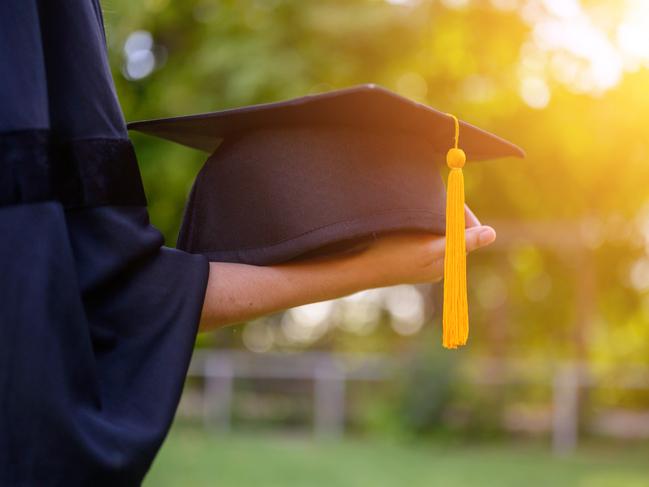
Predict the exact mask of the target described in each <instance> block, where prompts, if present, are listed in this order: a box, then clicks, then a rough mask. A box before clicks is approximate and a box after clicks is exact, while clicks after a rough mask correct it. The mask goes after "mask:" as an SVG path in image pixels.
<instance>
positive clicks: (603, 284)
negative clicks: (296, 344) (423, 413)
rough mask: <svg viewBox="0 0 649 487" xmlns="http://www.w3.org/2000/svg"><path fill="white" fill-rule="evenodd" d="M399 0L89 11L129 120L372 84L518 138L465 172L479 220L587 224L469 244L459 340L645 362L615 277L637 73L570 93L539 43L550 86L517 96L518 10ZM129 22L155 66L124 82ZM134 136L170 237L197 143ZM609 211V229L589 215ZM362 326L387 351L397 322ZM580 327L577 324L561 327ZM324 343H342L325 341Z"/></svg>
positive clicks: (642, 118)
mask: <svg viewBox="0 0 649 487" xmlns="http://www.w3.org/2000/svg"><path fill="white" fill-rule="evenodd" d="M412 3H413V4H414V5H412V6H405V7H404V6H398V5H391V4H390V3H388V2H383V1H378V0H353V1H350V0H326V1H321V2H310V1H303V0H237V1H234V0H187V1H182V2H170V1H169V0H144V1H141V2H133V1H127V0H105V2H104V10H105V12H104V14H105V20H106V23H107V33H108V43H109V48H110V55H111V62H112V65H113V69H114V73H115V78H116V82H117V91H118V95H119V97H120V100H121V102H122V105H123V108H124V112H125V114H126V117H127V119H129V120H135V119H143V118H152V117H159V116H167V115H180V114H189V113H196V112H205V111H210V110H217V109H222V108H227V107H234V106H240V105H245V104H251V103H259V102H268V101H274V100H279V99H284V98H288V97H293V96H299V95H304V94H307V93H311V92H316V91H324V90H327V89H333V88H339V87H344V86H349V85H352V84H356V83H361V82H376V83H380V84H383V85H385V86H386V87H388V88H391V89H394V90H396V91H398V92H400V93H402V94H404V95H406V96H409V97H411V98H414V99H416V100H419V101H422V102H426V103H429V104H431V105H433V106H435V107H438V108H439V109H442V110H445V111H450V112H453V113H456V114H457V115H458V116H461V117H462V118H464V119H466V120H468V121H471V122H473V123H475V124H477V125H481V126H484V127H486V128H487V129H489V130H491V131H493V132H496V133H499V134H501V135H503V136H505V137H507V138H510V139H511V140H513V141H515V142H517V143H519V144H520V145H522V146H523V147H524V148H525V149H526V151H527V154H528V158H527V159H526V160H525V161H523V162H518V161H495V162H488V163H484V164H475V165H471V166H470V167H469V168H468V169H467V171H466V181H467V200H468V201H469V203H470V204H471V206H472V207H473V208H474V210H475V211H476V213H477V214H478V215H480V216H481V218H482V219H483V221H485V222H490V221H495V222H498V221H504V220H509V221H522V222H539V221H540V222H546V223H547V225H548V228H550V229H554V230H555V231H556V232H558V233H560V234H561V235H562V236H563V238H564V240H567V241H568V243H570V242H569V241H570V240H571V239H572V237H574V239H575V240H580V239H583V236H584V231H585V234H586V237H588V238H586V241H587V242H590V247H589V248H588V249H587V252H588V253H589V255H590V257H589V258H587V259H583V258H582V254H583V253H584V249H581V250H569V249H568V247H569V245H568V244H560V245H554V246H543V245H541V244H539V243H538V242H535V241H526V239H525V236H521V240H520V242H515V241H511V240H510V241H509V242H507V243H508V245H509V246H508V247H507V248H504V249H502V250H504V252H503V253H499V254H482V255H476V256H472V257H471V258H470V262H471V270H470V271H469V272H470V280H471V286H472V289H471V293H472V296H471V303H472V304H471V306H472V330H473V331H472V333H473V335H472V345H471V346H472V350H475V351H478V352H481V353H483V352H486V353H489V354H498V355H500V354H503V353H504V354H507V355H517V354H520V355H532V356H537V357H546V358H569V357H575V356H577V357H581V358H584V356H588V357H592V358H596V359H598V360H604V361H609V362H610V361H615V360H621V359H624V360H635V361H646V360H647V357H649V331H648V330H649V327H647V323H648V322H649V317H648V313H647V312H646V309H647V307H646V306H645V305H644V304H643V303H644V302H645V301H646V297H645V296H644V294H643V293H644V292H645V291H644V290H643V289H642V288H641V289H640V291H638V290H636V289H635V288H633V287H632V286H631V285H630V282H629V274H630V272H631V269H632V268H633V266H634V265H635V264H636V262H637V261H638V259H639V258H641V257H643V255H644V248H643V247H642V244H643V241H642V240H640V241H638V240H637V239H636V240H633V237H634V235H635V236H636V237H637V231H636V230H637V228H636V226H635V223H634V222H635V218H636V216H637V215H638V214H639V213H640V212H641V211H642V209H643V208H644V206H645V204H646V202H647V194H648V191H647V183H646V182H647V181H649V164H647V157H648V155H649V138H648V137H646V133H645V132H646V125H647V123H646V117H647V115H646V114H647V113H649V91H648V90H647V89H646V86H647V83H648V82H649V71H648V70H647V69H638V70H636V71H635V72H628V73H626V74H625V75H624V76H623V77H622V78H621V80H620V81H619V83H618V84H617V85H616V86H613V87H611V88H610V89H608V90H607V91H603V92H601V93H599V94H596V95H593V94H584V93H581V92H579V91H578V90H576V89H575V88H574V86H571V85H569V84H566V83H561V82H559V81H557V80H556V79H555V78H552V76H550V75H548V74H547V73H551V72H552V70H553V69H554V68H555V67H556V60H557V59H558V60H561V57H560V56H562V55H565V53H564V52H562V51H560V50H557V52H550V53H549V54H548V59H547V60H546V61H543V62H544V63H545V65H543V66H542V67H541V71H542V72H543V73H544V76H545V75H547V76H549V77H548V85H549V88H550V90H551V95H552V98H551V100H550V102H549V104H548V105H547V106H546V107H545V108H544V109H542V110H535V109H533V108H530V107H529V106H528V105H527V104H526V103H524V101H523V100H522V99H521V96H520V84H521V76H522V75H521V72H522V70H523V68H525V69H528V68H529V64H530V62H529V61H525V60H524V59H523V57H522V56H523V53H524V52H527V50H529V47H530V42H531V40H532V39H533V38H534V35H535V34H534V33H533V32H531V30H532V27H531V26H530V24H529V22H528V21H526V20H525V18H524V17H525V15H523V13H522V11H523V9H522V7H521V8H519V10H499V9H497V8H495V7H494V3H495V2H488V1H486V0H474V1H471V2H468V4H467V5H466V6H465V7H464V8H457V9H453V8H447V7H445V6H444V3H443V2H437V1H420V2H412ZM519 3H520V2H519ZM582 3H584V5H585V7H584V8H593V9H595V10H594V12H595V13H594V15H595V17H594V18H596V19H599V20H601V19H602V18H603V17H606V15H603V14H602V12H610V14H609V17H610V18H611V19H619V17H620V12H621V10H620V9H621V8H622V7H621V3H620V5H618V3H617V2H591V3H592V5H591V3H588V2H582ZM520 4H521V5H522V3H520ZM598 8H599V9H600V10H596V9H598ZM606 9H608V10H606ZM598 12H599V13H598ZM600 23H601V22H600ZM136 30H146V31H148V32H150V33H151V34H152V36H153V40H154V42H155V48H154V52H155V53H156V56H157V59H158V65H157V67H156V69H155V71H153V73H152V74H151V75H150V76H148V77H145V78H143V79H140V80H128V79H126V78H125V77H124V76H122V74H121V73H122V70H123V64H124V54H123V46H124V42H125V41H126V39H127V38H128V36H129V35H130V34H131V33H132V32H133V31H136ZM134 142H135V145H136V149H137V152H138V156H139V160H140V165H141V169H142V173H143V177H144V181H145V187H146V190H147V194H148V197H149V204H150V213H151V218H152V221H153V223H154V224H155V225H156V226H158V227H159V228H160V229H161V230H162V231H163V233H164V234H165V236H166V238H167V242H168V243H169V244H173V243H174V241H175V237H176V234H177V230H178V225H179V222H180V219H181V215H182V208H183V205H184V201H185V198H186V195H187V193H188V191H189V188H190V185H191V183H192V180H193V178H194V176H195V174H196V172H197V171H198V169H199V167H200V164H201V161H202V160H203V159H204V157H205V156H204V155H203V154H200V153H197V152H196V151H191V150H188V149H184V148H180V147H176V146H174V145H173V144H171V143H168V142H162V141H158V140H154V139H151V138H148V137H143V136H135V135H134ZM611 221H612V222H614V223H615V222H616V223H615V225H614V230H613V231H612V232H611V231H610V229H608V230H607V228H608V227H607V226H606V225H607V223H602V222H611ZM589 222H590V223H589ZM584 225H585V226H584ZM607 232H608V233H607ZM611 233H613V234H614V235H613V236H612V237H613V238H611V235H610V234H611ZM616 239H617V240H616ZM586 268H587V269H588V270H589V271H592V279H591V280H593V281H594V282H595V284H594V285H593V291H592V293H591V294H590V296H587V297H586V298H583V296H582V297H580V289H581V290H583V288H584V286H585V284H584V283H583V282H580V281H579V280H578V278H577V277H578V276H579V275H580V274H582V271H583V270H584V269H586ZM636 287H637V286H636ZM584 299H585V302H586V304H583V303H582V304H581V305H580V304H579V303H580V302H581V301H580V300H582V301H584ZM579 306H582V307H585V308H587V309H586V312H585V314H584V311H583V310H579V309H577V308H578V307H579ZM503 316H504V318H503ZM584 323H586V324H585V325H584ZM226 333H234V332H226ZM377 333H378V335H377V336H379V337H381V338H380V347H382V349H384V350H385V349H387V348H388V347H389V346H393V347H394V348H395V349H396V348H399V347H401V345H400V341H399V340H396V339H395V336H394V334H391V333H388V332H384V331H378V332H377ZM580 333H581V334H582V335H586V336H585V337H584V336H582V337H581V338H575V337H578V336H579V335H580ZM363 341H365V338H363ZM357 342H358V340H357ZM337 343H350V341H349V340H337V341H334V342H332V344H331V346H332V347H335V346H336V344H337ZM431 346H436V345H431Z"/></svg>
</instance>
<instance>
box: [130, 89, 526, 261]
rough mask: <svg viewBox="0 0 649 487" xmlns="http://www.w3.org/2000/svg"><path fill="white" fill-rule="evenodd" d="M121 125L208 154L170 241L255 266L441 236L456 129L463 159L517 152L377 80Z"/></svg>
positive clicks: (212, 257) (518, 152)
mask: <svg viewBox="0 0 649 487" xmlns="http://www.w3.org/2000/svg"><path fill="white" fill-rule="evenodd" d="M129 128H130V129H133V130H138V131H140V132H144V133H147V134H150V135H155V136H157V137H162V138H165V139H169V140H172V141H174V142H178V143H180V144H184V145H187V146H189V147H194V148H196V149H201V150H204V151H206V152H209V153H211V156H210V157H209V158H208V159H207V161H206V163H205V165H204V166H203V168H202V169H201V171H200V173H199V175H198V177H197V178H196V181H195V183H194V186H193V189H192V192H191V195H190V197H189V201H188V203H187V207H186V210H185V216H184V220H183V224H182V227H181V230H180V235H179V239H178V247H179V248H181V249H184V250H187V251H189V252H195V253H201V254H204V255H206V256H207V257H208V258H209V259H210V260H214V261H226V262H243V263H249V264H258V265H269V264H275V263H280V262H285V261H288V260H291V259H295V258H300V257H304V256H309V255H314V254H317V253H327V252H333V251H335V250H339V249H341V248H345V247H346V246H351V245H354V244H356V243H358V242H359V241H363V240H364V239H366V238H367V237H370V236H372V235H376V234H380V233H385V232H391V231H398V230H420V231H429V232H432V233H435V234H439V235H444V234H445V208H446V190H445V187H444V184H443V182H442V178H441V176H440V172H439V169H440V166H441V164H443V163H444V155H445V154H446V152H447V150H448V149H449V148H450V147H453V140H454V136H455V137H457V134H458V133H461V138H462V144H461V145H462V148H463V149H464V151H465V152H466V156H467V158H468V159H469V160H481V159H492V158H499V157H507V156H516V157H522V156H523V151H522V150H521V149H520V148H519V147H517V146H515V145H513V144H512V143H510V142H507V141H505V140H503V139H501V138H499V137H497V136H495V135H493V134H490V133H488V132H485V131H483V130H481V129H479V128H477V127H474V126H472V125H470V124H468V123H465V122H460V123H459V125H458V126H457V129H456V128H455V124H454V117H452V116H449V115H447V114H444V113H442V112H438V111H436V110H434V109H432V108H429V107H427V106H425V105H421V104H419V103H415V102H413V101H410V100H408V99H406V98H403V97H401V96H399V95H396V94H394V93H392V92H390V91H388V90H386V89H384V88H381V87H377V86H375V85H362V86H357V87H353V88H348V89H344V90H339V91H333V92H329V93H324V94H319V95H312V96H306V97H302V98H297V99H294V100H289V101H283V102H278V103H269V104H264V105H254V106H248V107H243V108H236V109H231V110H224V111H220V112H213V113H206V114H200V115H191V116H184V117H174V118H167V119H161V120H150V121H143V122H134V123H131V124H130V125H129ZM458 130H459V132H458ZM455 146H456V147H457V138H456V144H455ZM462 201H463V199H462ZM463 221H464V220H463V219H462V225H463Z"/></svg>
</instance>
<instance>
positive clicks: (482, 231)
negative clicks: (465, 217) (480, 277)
mask: <svg viewBox="0 0 649 487" xmlns="http://www.w3.org/2000/svg"><path fill="white" fill-rule="evenodd" d="M494 240H496V231H495V230H494V229H493V228H491V227H488V226H486V225H481V226H478V227H472V228H469V229H467V230H466V251H467V253H468V252H471V251H473V250H477V249H479V248H481V247H486V246H487V245H489V244H492V243H493V242H494Z"/></svg>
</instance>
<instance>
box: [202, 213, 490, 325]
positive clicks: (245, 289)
mask: <svg viewBox="0 0 649 487" xmlns="http://www.w3.org/2000/svg"><path fill="white" fill-rule="evenodd" d="M466 226H467V229H466V248H467V252H471V251H473V250H476V249H478V248H481V247H485V246H487V245H489V244H491V243H492V242H493V241H494V240H495V239H496V232H495V231H494V229H493V228H491V227H488V226H484V225H481V224H480V222H479V221H478V219H477V218H476V217H475V215H474V214H473V213H472V212H471V210H469V209H468V208H467V209H466ZM444 248H445V239H444V237H439V236H435V235H431V234H429V233H415V232H408V233H405V232H404V233H393V234H388V235H384V236H382V237H379V238H377V239H376V240H374V241H373V242H372V243H371V244H370V245H369V246H368V247H366V248H364V249H363V250H360V251H357V252H354V253H348V254H340V255H336V256H331V257H326V258H316V259H311V260H305V261H296V262H290V263H286V264H281V265H274V266H265V267H262V266H254V265H247V264H233V263H225V262H211V263H210V275H209V280H208V284H207V289H206V291H205V301H204V304H203V311H202V314H201V322H200V331H211V330H214V329H217V328H220V327H222V326H226V325H229V324H234V323H240V322H242V321H248V320H251V319H254V318H257V317H260V316H263V315H266V314H270V313H274V312H276V311H280V310H283V309H287V308H291V307H294V306H300V305H303V304H308V303H314V302H317V301H325V300H328V299H335V298H339V297H342V296H346V295H348V294H352V293H355V292H358V291H362V290H363V289H371V288H377V287H385V286H392V285H396V284H418V283H426V282H436V281H439V280H440V279H441V278H442V277H443V275H444Z"/></svg>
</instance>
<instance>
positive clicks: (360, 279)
mask: <svg viewBox="0 0 649 487" xmlns="http://www.w3.org/2000/svg"><path fill="white" fill-rule="evenodd" d="M375 283H378V279H377V278H376V277H375V276H374V275H373V274H372V270H371V269H368V268H366V267H364V266H363V262H362V259H361V257H360V256H359V255H357V254H354V255H349V256H344V257H338V258H336V259H325V260H314V261H309V262H299V263H292V264H283V265H278V266H269V267H259V266H252V265H245V264H229V263H221V262H212V263H210V276H209V281H208V285H207V291H206V294H205V303H204V305H203V313H202V316H201V325H200V328H201V331H208V330H213V329H215V328H218V327H220V326H225V325H228V324H232V323H238V322H242V321H247V320H251V319H254V318H257V317H259V316H263V315H266V314H269V313H273V312H276V311H279V310H282V309H287V308H291V307H294V306H299V305H302V304H306V303H311V302H315V301H324V300H327V299H334V298H338V297H341V296H345V295H347V294H351V293H354V292H356V291H360V290H361V289H365V288H366V287H368V286H372V285H374V284H375Z"/></svg>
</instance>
